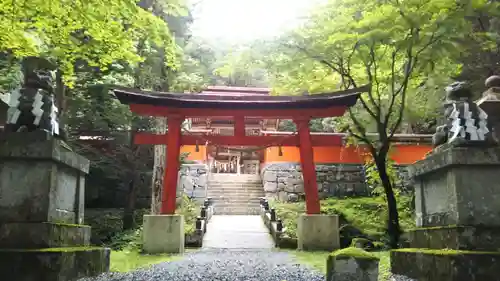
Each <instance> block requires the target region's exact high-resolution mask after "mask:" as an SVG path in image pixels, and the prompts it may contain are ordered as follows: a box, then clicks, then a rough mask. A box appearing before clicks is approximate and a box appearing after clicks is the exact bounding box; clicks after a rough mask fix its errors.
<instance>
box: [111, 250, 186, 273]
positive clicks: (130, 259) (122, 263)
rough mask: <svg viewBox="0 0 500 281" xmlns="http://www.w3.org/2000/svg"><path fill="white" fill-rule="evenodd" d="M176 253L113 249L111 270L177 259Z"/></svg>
mask: <svg viewBox="0 0 500 281" xmlns="http://www.w3.org/2000/svg"><path fill="white" fill-rule="evenodd" d="M178 257H179V256H175V255H143V254H140V253H139V252H138V251H135V250H123V251H112V252H111V261H110V271H112V272H128V271H132V270H135V269H138V268H144V267H149V266H151V265H154V264H157V263H162V262H168V261H172V260H175V259H177V258H178Z"/></svg>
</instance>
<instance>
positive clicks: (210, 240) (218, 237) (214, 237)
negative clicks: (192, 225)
mask: <svg viewBox="0 0 500 281" xmlns="http://www.w3.org/2000/svg"><path fill="white" fill-rule="evenodd" d="M203 248H205V249H207V248H219V249H272V248H274V242H273V239H272V238H271V235H270V234H269V231H268V229H267V228H266V226H265V225H264V222H263V221H262V218H261V217H260V216H217V215H215V216H213V217H212V219H211V220H210V222H209V223H208V225H207V233H206V234H205V237H204V238H203Z"/></svg>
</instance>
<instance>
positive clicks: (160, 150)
mask: <svg viewBox="0 0 500 281" xmlns="http://www.w3.org/2000/svg"><path fill="white" fill-rule="evenodd" d="M154 131H155V132H156V133H157V134H164V133H166V131H167V122H166V119H165V118H156V119H155V126H154ZM166 157H167V146H166V145H155V146H154V164H153V178H152V181H151V182H152V187H151V191H152V192H151V214H159V213H160V207H161V192H162V189H163V172H164V171H165V159H166Z"/></svg>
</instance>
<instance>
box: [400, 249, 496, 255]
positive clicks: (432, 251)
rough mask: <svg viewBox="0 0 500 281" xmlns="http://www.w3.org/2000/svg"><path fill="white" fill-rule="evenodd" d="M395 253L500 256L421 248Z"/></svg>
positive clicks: (490, 253)
mask: <svg viewBox="0 0 500 281" xmlns="http://www.w3.org/2000/svg"><path fill="white" fill-rule="evenodd" d="M392 251H393V252H401V253H421V254H428V255H451V256H458V255H495V256H500V252H487V251H466V250H453V249H440V250H435V249H420V248H407V249H397V250H392Z"/></svg>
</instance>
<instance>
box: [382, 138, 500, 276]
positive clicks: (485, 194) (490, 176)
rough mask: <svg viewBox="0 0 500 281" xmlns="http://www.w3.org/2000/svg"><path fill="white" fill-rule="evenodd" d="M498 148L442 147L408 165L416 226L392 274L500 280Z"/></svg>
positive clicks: (395, 260) (395, 255) (395, 258)
mask: <svg viewBox="0 0 500 281" xmlns="http://www.w3.org/2000/svg"><path fill="white" fill-rule="evenodd" d="M499 171H500V148H499V147H486V146H484V143H483V145H477V146H476V145H474V144H473V143H469V145H468V146H461V147H453V146H450V145H447V144H445V145H442V146H441V147H438V148H437V149H436V150H435V151H434V152H433V153H432V154H431V155H429V156H428V157H427V158H426V159H424V160H421V161H419V162H417V163H415V164H414V165H412V166H410V167H409V174H410V176H411V177H412V178H413V180H414V182H415V186H414V187H415V209H416V215H417V216H416V217H417V227H418V228H417V229H415V230H412V231H410V233H409V235H410V246H411V249H400V250H396V251H393V252H392V253H391V267H392V272H393V273H394V274H400V275H405V276H408V277H410V278H413V279H417V280H424V279H425V280H428V281H438V280H439V281H448V280H449V281H455V280H500V276H499V275H498V268H499V267H500V252H499V251H500V250H499V249H500V238H499V237H500V204H499V203H498V202H500V173H499Z"/></svg>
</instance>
